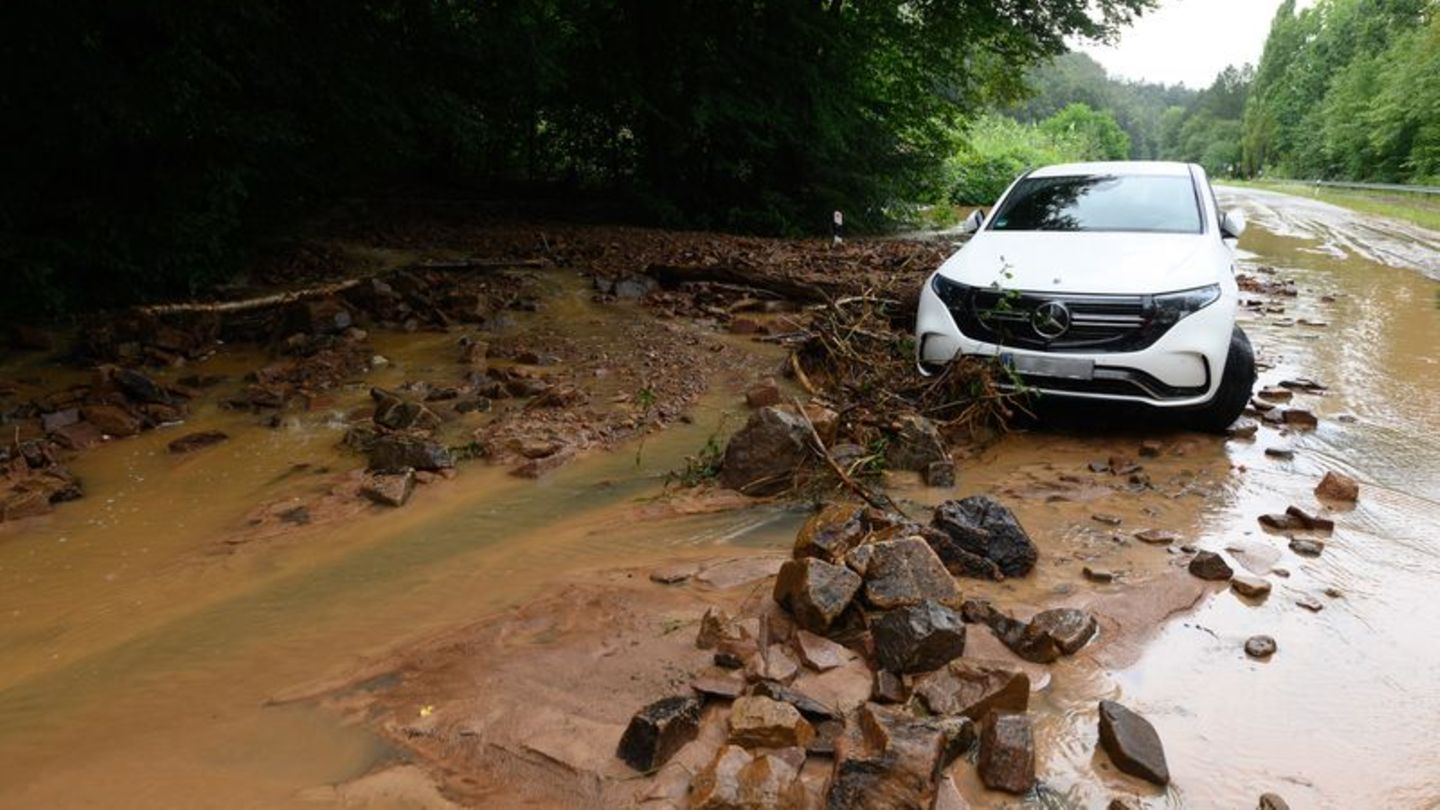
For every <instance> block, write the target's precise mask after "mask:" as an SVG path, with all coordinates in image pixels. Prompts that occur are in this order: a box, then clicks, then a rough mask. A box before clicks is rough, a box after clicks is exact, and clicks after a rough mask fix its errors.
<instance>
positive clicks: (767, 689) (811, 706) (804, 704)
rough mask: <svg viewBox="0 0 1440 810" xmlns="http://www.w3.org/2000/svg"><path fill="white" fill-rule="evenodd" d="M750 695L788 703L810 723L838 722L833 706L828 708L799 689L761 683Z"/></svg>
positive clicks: (768, 682) (838, 715)
mask: <svg viewBox="0 0 1440 810" xmlns="http://www.w3.org/2000/svg"><path fill="white" fill-rule="evenodd" d="M751 694H752V695H755V696H758V697H766V698H770V699H771V700H778V701H780V702H781V703H788V704H790V705H791V706H794V707H795V710H796V711H798V712H800V716H801V717H804V718H805V719H806V720H809V721H811V722H812V723H818V722H823V721H825V720H839V719H840V712H839V711H838V710H837V709H836V708H835V707H833V706H828V705H826V704H824V703H821V702H820V701H818V700H816V699H815V698H812V697H810V696H809V695H807V694H805V693H804V692H802V691H800V690H799V689H794V688H791V687H789V686H785V685H784V684H781V683H776V682H775V681H761V682H759V683H757V684H755V688H754V689H753V690H752V691H751Z"/></svg>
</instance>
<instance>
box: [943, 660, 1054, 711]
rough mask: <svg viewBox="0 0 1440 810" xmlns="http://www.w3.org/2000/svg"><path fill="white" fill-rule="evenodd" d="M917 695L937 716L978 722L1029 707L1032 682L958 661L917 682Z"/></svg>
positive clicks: (976, 663) (985, 664)
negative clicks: (998, 713) (961, 717)
mask: <svg viewBox="0 0 1440 810" xmlns="http://www.w3.org/2000/svg"><path fill="white" fill-rule="evenodd" d="M915 694H916V696H918V697H919V698H920V700H921V701H922V702H924V704H925V707H926V708H927V709H929V710H930V711H931V712H933V713H935V714H944V715H963V716H965V717H968V718H970V719H971V720H974V721H976V722H979V721H980V720H983V719H985V717H986V716H987V715H988V714H990V712H991V711H993V710H997V709H998V710H1002V711H1012V712H1023V711H1025V710H1027V709H1028V708H1029V707H1030V678H1029V676H1027V675H1026V674H1025V673H1024V672H1022V671H1020V670H1018V669H1012V668H1010V667H1006V666H1003V665H1000V664H993V663H988V662H981V661H973V660H969V659H964V658H957V659H955V660H954V661H951V662H950V663H949V664H946V665H945V666H944V667H942V668H941V669H937V670H935V671H934V672H930V673H927V674H925V675H921V676H920V677H918V678H916V679H915Z"/></svg>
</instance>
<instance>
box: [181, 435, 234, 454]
mask: <svg viewBox="0 0 1440 810" xmlns="http://www.w3.org/2000/svg"><path fill="white" fill-rule="evenodd" d="M229 438H230V436H229V435H228V434H226V433H222V432H221V431H218V430H205V431H201V432H199V433H190V434H187V435H185V436H181V437H180V438H178V439H176V440H174V441H172V442H170V444H168V445H166V447H167V448H168V449H169V450H170V452H172V453H176V454H179V453H193V452H195V451H196V450H203V449H205V448H206V447H211V446H213V445H217V444H219V443H221V442H223V441H226V440H227V439H229Z"/></svg>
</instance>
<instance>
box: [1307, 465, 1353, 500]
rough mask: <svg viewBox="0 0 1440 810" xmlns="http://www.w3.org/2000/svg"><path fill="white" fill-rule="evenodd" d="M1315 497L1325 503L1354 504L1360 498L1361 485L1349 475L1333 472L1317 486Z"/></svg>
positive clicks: (1327, 474) (1326, 475) (1328, 473)
mask: <svg viewBox="0 0 1440 810" xmlns="http://www.w3.org/2000/svg"><path fill="white" fill-rule="evenodd" d="M1315 496H1316V497H1317V498H1320V499H1321V500H1325V501H1337V502H1340V503H1354V502H1355V501H1356V500H1358V499H1359V498H1360V484H1359V482H1357V481H1356V480H1355V479H1354V478H1351V477H1350V476H1348V475H1345V474H1343V473H1337V472H1335V471H1334V470H1331V471H1330V472H1327V473H1325V477H1324V478H1322V479H1320V483H1319V484H1317V485H1316V486H1315Z"/></svg>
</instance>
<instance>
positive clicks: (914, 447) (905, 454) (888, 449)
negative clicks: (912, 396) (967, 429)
mask: <svg viewBox="0 0 1440 810" xmlns="http://www.w3.org/2000/svg"><path fill="white" fill-rule="evenodd" d="M893 429H894V433H893V436H892V438H891V441H890V442H889V443H888V444H886V445H885V465H886V466H887V467H889V468H890V469H892V470H925V469H928V468H929V466H930V465H931V464H933V463H934V462H937V461H949V460H950V454H949V453H948V452H947V451H946V450H945V441H944V440H943V439H941V438H940V430H939V429H938V428H936V427H935V423H934V422H931V421H930V420H929V419H926V418H925V417H923V416H920V415H918V414H905V415H903V416H901V417H899V418H898V419H896V420H895V423H894V425H893Z"/></svg>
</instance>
